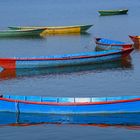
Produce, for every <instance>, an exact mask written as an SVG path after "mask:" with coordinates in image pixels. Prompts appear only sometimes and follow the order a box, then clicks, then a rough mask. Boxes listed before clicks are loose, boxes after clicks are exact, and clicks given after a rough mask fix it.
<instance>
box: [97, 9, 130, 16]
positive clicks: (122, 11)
mask: <svg viewBox="0 0 140 140" xmlns="http://www.w3.org/2000/svg"><path fill="white" fill-rule="evenodd" d="M98 12H99V13H100V16H110V15H122V14H127V12H128V9H120V10H99V11H98Z"/></svg>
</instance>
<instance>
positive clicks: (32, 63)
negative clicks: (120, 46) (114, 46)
mask: <svg viewBox="0 0 140 140" xmlns="http://www.w3.org/2000/svg"><path fill="white" fill-rule="evenodd" d="M132 50H133V48H129V49H124V50H108V51H101V52H84V53H79V54H67V55H56V56H44V57H37V58H35V57H29V58H28V57H27V58H0V67H1V68H2V69H33V68H51V67H61V66H72V65H86V64H97V63H103V62H108V61H115V60H119V59H122V58H124V57H126V56H128V55H129V54H130V53H131V51H132Z"/></svg>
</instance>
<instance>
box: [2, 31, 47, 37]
mask: <svg viewBox="0 0 140 140" xmlns="http://www.w3.org/2000/svg"><path fill="white" fill-rule="evenodd" d="M43 31H44V29H26V30H6V31H0V37H27V36H41V33H42V32H43Z"/></svg>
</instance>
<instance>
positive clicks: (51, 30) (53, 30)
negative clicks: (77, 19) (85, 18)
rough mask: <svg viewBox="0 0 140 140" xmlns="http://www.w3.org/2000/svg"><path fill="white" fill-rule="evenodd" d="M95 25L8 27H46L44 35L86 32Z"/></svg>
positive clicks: (23, 27) (14, 27)
mask: <svg viewBox="0 0 140 140" xmlns="http://www.w3.org/2000/svg"><path fill="white" fill-rule="evenodd" d="M92 26H93V25H75V26H44V27H43V26H30V27H28V26H11V27H8V28H10V29H12V30H17V29H20V30H22V29H42V28H43V29H44V28H45V30H44V31H43V32H42V33H41V34H42V35H48V34H70V33H85V32H86V31H87V30H88V29H89V28H90V27H92Z"/></svg>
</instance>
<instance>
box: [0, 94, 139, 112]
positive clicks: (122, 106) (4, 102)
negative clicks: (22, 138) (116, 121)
mask: <svg viewBox="0 0 140 140" xmlns="http://www.w3.org/2000/svg"><path fill="white" fill-rule="evenodd" d="M0 112H17V113H19V112H20V113H42V114H114V113H115V114H116V113H117V114H119V113H140V98H139V96H124V97H123V96H120V97H119V96H118V97H102V98H64V97H62V98H53V97H37V96H7V95H6V96H5V95H4V96H3V97H2V98H0Z"/></svg>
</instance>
